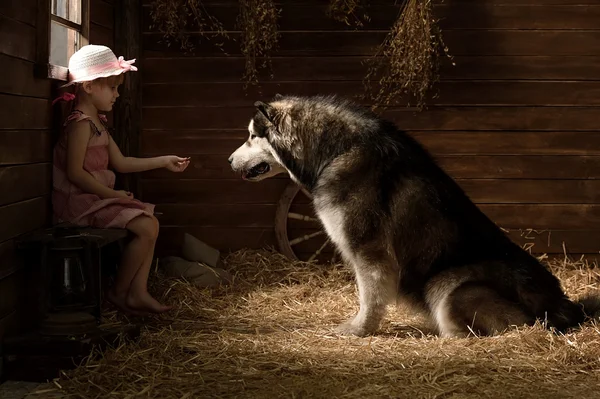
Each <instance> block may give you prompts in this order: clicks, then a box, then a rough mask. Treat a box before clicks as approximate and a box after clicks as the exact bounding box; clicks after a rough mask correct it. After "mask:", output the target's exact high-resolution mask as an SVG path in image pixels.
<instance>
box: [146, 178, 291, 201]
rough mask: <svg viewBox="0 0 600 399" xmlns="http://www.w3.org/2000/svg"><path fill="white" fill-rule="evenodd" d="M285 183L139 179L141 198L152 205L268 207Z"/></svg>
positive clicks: (278, 196) (281, 181) (278, 181)
mask: <svg viewBox="0 0 600 399" xmlns="http://www.w3.org/2000/svg"><path fill="white" fill-rule="evenodd" d="M287 184H288V181H287V180H284V179H269V180H265V181H263V182H261V186H259V185H258V184H256V183H255V182H247V181H244V180H242V178H241V177H240V178H238V179H231V180H197V179H186V180H174V179H173V180H169V181H164V180H160V181H157V180H150V179H145V180H141V187H142V199H143V200H144V201H147V202H151V203H156V204H165V203H170V204H174V203H177V204H272V203H274V202H276V201H278V200H279V198H280V197H281V194H282V193H283V190H284V188H285V187H286V185H287Z"/></svg>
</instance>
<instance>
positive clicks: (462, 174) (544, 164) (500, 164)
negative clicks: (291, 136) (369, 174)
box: [141, 140, 600, 179]
mask: <svg viewBox="0 0 600 399" xmlns="http://www.w3.org/2000/svg"><path fill="white" fill-rule="evenodd" d="M241 143H242V141H237V140H236V141H235V142H234V143H232V144H233V145H240V144H241ZM189 148H190V147H188V150H186V149H185V148H181V151H177V153H178V154H180V156H189V157H191V162H190V166H189V167H188V168H187V169H186V170H185V171H184V172H183V173H181V175H177V176H178V177H180V178H182V179H231V178H235V177H238V176H237V175H236V174H235V173H234V172H233V171H232V170H231V167H230V165H229V163H228V162H227V158H228V155H227V154H203V155H196V154H193V153H191V150H190V149H189ZM158 150H160V148H157V151H158ZM182 151H183V152H182ZM232 152H233V151H232ZM437 161H438V163H439V164H440V165H441V166H442V168H443V169H444V170H445V171H446V172H447V173H448V174H450V175H451V176H452V177H455V178H463V179H472V178H495V179H600V157H598V156H569V155H567V156H539V155H526V156H521V155H518V156H514V155H500V156H499V155H475V156H464V155H449V156H444V155H440V156H438V157H437ZM278 176H282V178H283V176H285V175H284V174H281V175H278ZM278 176H275V177H273V178H277V177H278ZM141 177H142V178H144V179H173V177H174V176H173V173H171V172H169V171H168V170H166V169H155V170H152V171H148V172H144V173H142V175H141Z"/></svg>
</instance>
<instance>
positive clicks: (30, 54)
mask: <svg viewBox="0 0 600 399" xmlns="http://www.w3.org/2000/svg"><path fill="white" fill-rule="evenodd" d="M35 35H36V31H35V28H34V27H32V26H29V25H27V24H24V23H23V22H19V21H16V20H14V19H10V18H7V17H5V16H3V15H1V14H0V37H1V38H2V40H0V53H2V54H7V55H12V56H14V57H18V58H22V59H24V60H28V61H35V48H36V47H35V46H36V44H35V43H36V36H35Z"/></svg>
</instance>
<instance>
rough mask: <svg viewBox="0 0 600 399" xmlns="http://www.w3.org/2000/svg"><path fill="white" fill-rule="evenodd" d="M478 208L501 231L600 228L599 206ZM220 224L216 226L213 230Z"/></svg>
mask: <svg viewBox="0 0 600 399" xmlns="http://www.w3.org/2000/svg"><path fill="white" fill-rule="evenodd" d="M227 206H231V207H236V206H238V205H223V208H225V207H227ZM477 206H478V208H479V209H481V211H482V212H483V213H485V214H486V215H487V216H488V217H489V218H490V219H491V220H492V221H493V222H494V223H496V224H497V225H498V226H500V227H502V228H504V229H511V230H512V229H534V230H590V229H594V228H595V226H598V225H599V224H600V205H581V204H563V205H557V204H478V205H477ZM290 212H295V213H299V214H301V215H307V216H311V217H315V213H314V209H313V206H312V205H311V204H310V203H308V202H307V201H306V200H305V198H304V197H303V198H295V199H294V202H293V203H292V206H291V208H290ZM274 217H275V213H274V212H273V215H272V216H271V217H270V218H274ZM267 219H268V218H267ZM183 220H184V219H183V218H179V217H178V218H176V219H174V220H173V221H174V223H173V224H178V225H184V224H185V223H184V222H183ZM267 221H268V220H267ZM265 222H266V221H265ZM221 224H222V223H220V224H215V226H219V225H221ZM288 228H289V229H291V230H298V229H309V228H311V229H315V228H319V229H320V228H321V227H320V223H319V222H305V221H301V220H293V219H290V220H288ZM599 245H600V243H599Z"/></svg>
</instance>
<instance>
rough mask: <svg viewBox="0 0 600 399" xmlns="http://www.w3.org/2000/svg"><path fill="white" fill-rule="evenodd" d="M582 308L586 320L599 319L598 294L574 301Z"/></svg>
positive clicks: (599, 295) (599, 297) (599, 302)
mask: <svg viewBox="0 0 600 399" xmlns="http://www.w3.org/2000/svg"><path fill="white" fill-rule="evenodd" d="M576 303H577V304H579V305H580V306H581V307H582V308H583V313H585V317H586V319H588V320H592V319H600V294H598V293H593V294H587V295H585V296H583V297H581V298H579V299H578V300H577V301H576Z"/></svg>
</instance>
